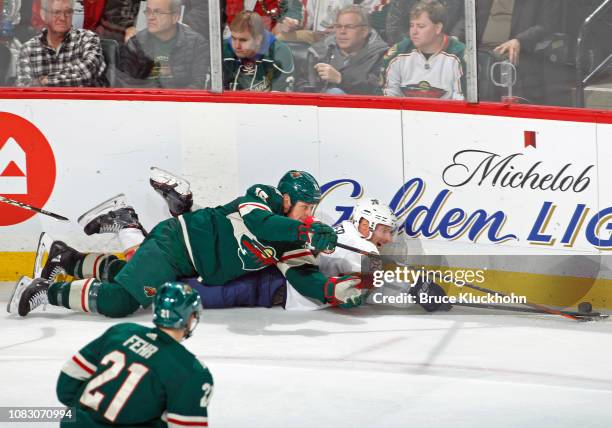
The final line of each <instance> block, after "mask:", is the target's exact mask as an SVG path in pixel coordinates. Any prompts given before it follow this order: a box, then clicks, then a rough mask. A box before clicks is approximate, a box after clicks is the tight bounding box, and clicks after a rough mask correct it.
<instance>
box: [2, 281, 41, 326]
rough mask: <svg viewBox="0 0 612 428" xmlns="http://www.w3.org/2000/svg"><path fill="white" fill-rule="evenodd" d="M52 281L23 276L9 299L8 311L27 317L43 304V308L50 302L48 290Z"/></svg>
mask: <svg viewBox="0 0 612 428" xmlns="http://www.w3.org/2000/svg"><path fill="white" fill-rule="evenodd" d="M49 285H50V282H49V281H47V280H45V279H43V278H36V279H34V280H32V279H30V278H28V277H27V276H22V277H21V279H20V280H19V281H17V284H15V288H14V289H13V294H12V295H11V298H10V300H9V303H8V306H7V308H6V309H7V311H8V312H9V313H12V314H14V313H18V314H19V315H20V316H22V317H25V316H26V315H27V314H29V313H30V312H31V311H33V310H34V309H36V308H37V307H39V306H41V305H43V309H44V308H45V307H46V305H47V303H48V299H47V291H48V290H49Z"/></svg>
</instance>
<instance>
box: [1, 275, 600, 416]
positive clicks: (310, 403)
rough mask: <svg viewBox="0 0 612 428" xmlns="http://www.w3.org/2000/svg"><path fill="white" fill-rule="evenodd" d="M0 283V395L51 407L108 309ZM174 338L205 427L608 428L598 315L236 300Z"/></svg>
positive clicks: (11, 402) (140, 317)
mask: <svg viewBox="0 0 612 428" xmlns="http://www.w3.org/2000/svg"><path fill="white" fill-rule="evenodd" d="M0 289H2V291H1V292H0V298H3V300H2V302H1V303H2V304H3V306H2V313H1V315H0V374H1V381H0V406H18V405H19V406H58V405H59V403H58V402H57V400H56V398H55V381H56V379H57V376H58V373H59V370H60V368H61V366H62V365H63V363H64V361H65V360H67V359H68V358H69V357H70V356H71V355H72V353H73V352H74V351H76V350H78V349H79V348H80V347H81V346H83V345H84V344H85V343H87V342H88V341H89V340H91V339H93V338H94V337H96V336H98V335H100V334H101V333H102V332H103V331H104V330H105V329H106V328H108V327H109V326H111V325H112V324H114V323H116V322H119V321H114V320H111V319H108V318H103V317H100V316H89V315H83V314H78V313H73V312H70V311H68V310H63V309H62V308H54V307H50V308H48V309H47V311H46V312H43V311H41V310H37V311H35V312H33V313H31V314H30V315H29V316H28V317H27V318H23V319H19V318H16V317H15V316H11V315H8V314H6V313H5V312H4V309H3V308H4V307H5V302H6V295H5V294H6V290H7V286H2V285H0ZM3 295H4V296H3ZM149 320H150V316H149V314H148V313H146V312H144V311H143V312H139V313H138V314H137V315H136V316H132V317H130V318H129V319H128V321H131V322H139V323H143V324H148V323H149V322H150V321H149ZM185 344H186V346H187V347H188V348H189V349H190V350H191V351H192V352H194V353H195V354H197V355H198V356H200V357H201V359H203V360H204V361H205V362H206V363H207V365H208V367H209V368H210V370H211V371H212V373H213V376H214V378H215V392H214V395H213V399H212V402H211V405H210V409H209V415H210V417H209V423H210V426H211V427H266V428H274V427H283V428H285V427H308V428H312V427H330V428H331V427H333V428H339V427H436V428H444V427H453V428H455V427H458V428H459V427H466V428H477V427H487V428H490V427H494V428H501V427H521V428H529V427H538V428H540V427H554V428H562V427H568V428H570V427H571V428H577V427H580V428H583V427H602V428H604V427H605V428H609V427H612V368H611V367H612V322H611V321H601V322H591V323H576V322H573V321H570V320H566V319H564V318H557V317H550V316H543V315H520V316H517V315H510V314H500V315H491V312H490V311H485V310H475V309H467V308H455V309H453V311H451V312H450V313H444V314H431V315H430V314H425V313H423V312H421V311H420V310H418V308H415V309H414V310H399V309H393V308H382V307H373V306H369V307H362V308H358V309H356V310H352V311H350V312H346V311H340V310H324V311H318V312H308V313H303V312H302V313H296V312H286V311H283V310H282V309H279V308H275V309H263V308H254V309H246V308H237V309H224V310H209V311H205V312H204V316H203V320H202V323H201V324H200V326H199V327H198V329H197V330H196V333H195V336H194V337H193V338H191V339H189V340H188V341H186V342H185ZM9 425H10V424H6V423H4V424H3V423H0V426H2V427H4V426H9ZM14 426H20V427H26V426H28V427H29V426H32V427H34V428H37V427H43V426H54V424H42V423H40V424H25V425H24V424H14Z"/></svg>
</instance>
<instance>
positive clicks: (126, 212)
mask: <svg viewBox="0 0 612 428" xmlns="http://www.w3.org/2000/svg"><path fill="white" fill-rule="evenodd" d="M77 221H78V223H79V224H80V225H81V226H82V227H83V230H84V231H85V233H86V234H87V235H93V234H96V233H117V232H119V231H120V230H122V229H127V228H130V227H133V228H136V229H140V230H142V231H143V232H144V228H143V227H142V225H141V224H140V222H139V221H138V214H136V211H134V208H132V207H130V206H128V205H127V203H126V202H125V195H123V194H120V195H117V196H114V197H112V198H110V199H109V200H107V201H104V202H102V203H101V204H100V205H98V206H96V207H94V208H92V209H91V210H89V211H87V212H86V213H85V214H83V215H82V216H80V217H79V219H78V220H77Z"/></svg>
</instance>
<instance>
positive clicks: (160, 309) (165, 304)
mask: <svg viewBox="0 0 612 428" xmlns="http://www.w3.org/2000/svg"><path fill="white" fill-rule="evenodd" d="M201 310H202V299H201V298H200V295H199V294H198V293H197V292H196V291H195V290H194V289H193V288H191V287H190V286H189V285H187V284H183V283H181V282H166V283H165V284H164V285H162V286H161V287H159V289H158V290H157V293H155V299H154V300H153V324H155V325H157V326H158V327H164V328H174V329H180V328H186V327H187V331H186V332H185V338H188V337H189V336H191V334H192V333H193V331H194V330H195V328H196V326H197V323H198V322H199V321H200V311H201ZM191 314H195V322H194V323H192V325H191V326H188V322H189V318H190V317H191Z"/></svg>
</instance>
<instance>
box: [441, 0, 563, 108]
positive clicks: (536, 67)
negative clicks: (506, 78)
mask: <svg viewBox="0 0 612 428" xmlns="http://www.w3.org/2000/svg"><path fill="white" fill-rule="evenodd" d="M562 6H563V4H562V1H561V0H538V1H532V0H477V1H476V41H477V45H478V49H480V50H488V51H491V52H492V53H493V54H495V55H499V56H503V57H507V59H508V60H509V61H510V62H511V63H512V64H514V65H515V66H517V71H518V80H517V85H518V87H517V93H518V94H519V95H521V96H523V97H526V98H528V99H529V100H530V101H532V102H536V103H540V102H543V101H544V99H543V98H544V91H543V90H544V87H545V79H544V76H545V73H544V72H543V68H544V67H545V66H546V63H545V61H543V60H542V59H541V58H540V57H538V56H536V55H534V51H535V47H536V45H537V44H538V43H539V42H541V41H543V40H544V39H545V38H546V37H547V36H548V35H550V34H551V33H552V32H554V31H555V29H556V28H557V27H558V25H559V23H560V22H561V12H562ZM451 34H452V35H454V36H457V37H458V38H459V39H460V40H464V37H465V21H464V20H461V21H459V22H457V24H456V25H455V28H454V29H453V31H452V33H451Z"/></svg>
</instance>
